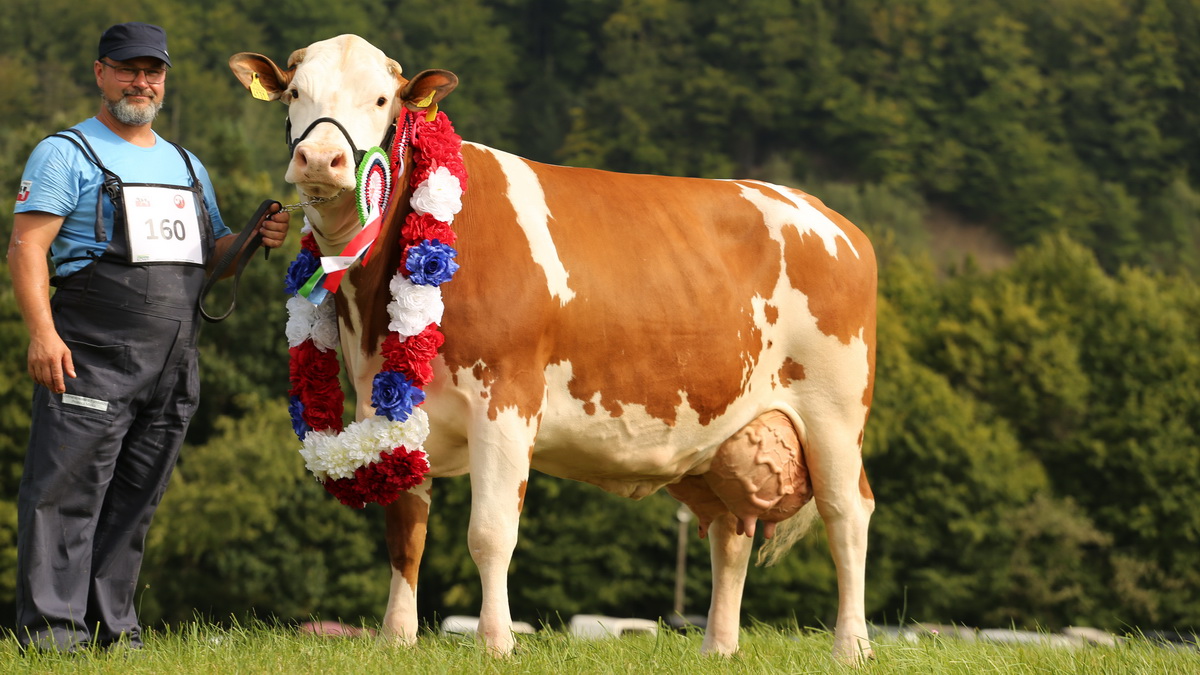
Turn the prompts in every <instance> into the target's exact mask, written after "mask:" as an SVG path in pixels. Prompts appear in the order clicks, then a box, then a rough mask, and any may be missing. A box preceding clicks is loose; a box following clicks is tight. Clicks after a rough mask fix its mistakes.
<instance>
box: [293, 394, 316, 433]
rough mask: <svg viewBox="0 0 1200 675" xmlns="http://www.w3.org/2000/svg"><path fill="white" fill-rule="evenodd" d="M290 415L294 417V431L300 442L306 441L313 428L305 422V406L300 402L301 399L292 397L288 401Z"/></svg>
mask: <svg viewBox="0 0 1200 675" xmlns="http://www.w3.org/2000/svg"><path fill="white" fill-rule="evenodd" d="M288 414H289V415H291V416H292V431H294V432H296V435H297V436H299V437H300V440H304V437H305V436H306V435H308V432H310V431H312V427H310V426H308V422H305V421H304V404H303V403H301V402H300V397H298V396H292V397H291V398H290V399H289V400H288Z"/></svg>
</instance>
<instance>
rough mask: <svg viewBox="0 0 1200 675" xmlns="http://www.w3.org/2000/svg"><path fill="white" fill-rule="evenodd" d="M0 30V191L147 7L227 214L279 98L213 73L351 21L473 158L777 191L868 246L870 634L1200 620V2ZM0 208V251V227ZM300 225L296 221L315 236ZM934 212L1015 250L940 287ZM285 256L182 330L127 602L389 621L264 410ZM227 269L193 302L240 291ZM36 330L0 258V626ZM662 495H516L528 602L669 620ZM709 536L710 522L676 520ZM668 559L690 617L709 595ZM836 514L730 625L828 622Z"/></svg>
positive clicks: (540, 609)
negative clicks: (231, 307) (187, 413)
mask: <svg viewBox="0 0 1200 675" xmlns="http://www.w3.org/2000/svg"><path fill="white" fill-rule="evenodd" d="M9 4H10V5H11V6H9V7H7V11H5V12H4V13H3V16H0V35H2V36H3V38H4V39H3V40H0V85H2V88H3V90H4V91H5V93H6V95H5V97H4V98H3V100H0V119H3V120H4V124H3V127H0V160H2V161H0V186H2V189H3V190H5V191H7V192H5V194H9V195H11V194H13V193H14V191H15V189H16V186H17V182H18V180H19V176H20V173H21V168H22V166H23V163H24V160H25V158H26V157H27V155H28V153H29V151H30V149H31V148H32V147H33V145H34V144H35V143H36V142H37V141H38V140H39V139H40V138H42V137H43V136H45V135H46V134H49V133H52V132H54V131H56V130H58V129H60V128H63V127H65V126H68V125H70V124H73V123H75V122H77V121H79V120H80V119H82V118H84V117H86V116H88V115H90V114H93V113H94V112H95V108H96V104H97V101H96V96H95V89H94V86H95V85H94V81H93V76H92V72H91V66H90V64H91V60H92V59H93V58H94V55H95V44H96V39H97V38H98V34H99V31H100V30H102V29H103V28H104V27H105V26H107V25H108V24H110V23H114V22H116V21H123V20H129V19H130V18H133V17H136V18H138V19H141V20H146V21H151V22H156V23H161V24H163V25H164V26H166V27H167V29H168V31H169V33H170V36H171V50H172V55H173V58H174V60H175V63H176V67H175V68H174V69H173V70H172V72H171V75H170V80H169V86H168V91H167V96H166V103H167V104H166V107H165V108H164V114H163V117H162V118H160V121H159V122H158V123H157V124H156V129H158V130H159V132H160V133H162V134H163V135H164V136H166V137H168V138H170V139H172V140H176V141H179V142H181V143H183V144H184V145H185V146H186V147H188V148H189V149H191V150H192V151H193V152H195V153H196V154H197V155H198V156H199V157H200V158H201V159H202V160H203V161H204V162H205V164H206V165H207V166H208V168H209V170H210V172H211V174H212V176H213V180H214V183H215V185H216V189H217V193H218V199H219V200H220V203H221V207H222V213H223V214H224V217H225V220H226V223H227V224H228V225H229V226H230V227H231V228H232V229H233V230H234V231H237V230H239V229H241V227H242V226H243V225H244V224H245V219H246V218H247V217H248V216H249V215H250V213H252V212H253V210H254V209H255V207H257V205H258V203H259V202H260V201H261V200H263V199H265V198H274V199H279V200H281V201H285V202H288V201H293V199H292V198H293V197H294V192H293V191H292V190H291V188H290V187H288V186H286V185H285V184H284V183H283V182H282V175H283V171H284V166H285V163H286V161H287V154H286V147H285V146H284V144H283V142H282V140H283V139H282V135H283V131H282V129H283V119H284V115H285V111H284V109H283V108H282V107H281V106H279V105H278V104H271V105H268V104H265V103H262V102H259V101H255V100H253V99H252V98H251V97H250V96H249V95H247V94H246V92H245V91H244V90H243V89H242V88H241V86H240V85H238V84H237V83H236V82H235V81H234V79H233V77H232V76H231V74H230V73H229V71H228V68H227V66H226V61H227V59H228V57H229V56H230V55H231V54H233V53H235V52H238V51H253V52H259V53H262V54H266V55H267V56H270V57H271V58H273V59H274V60H275V61H276V62H278V63H281V64H282V63H285V62H286V60H287V58H288V55H289V54H290V53H291V52H292V51H293V50H294V49H296V48H298V47H301V46H304V45H306V44H308V43H310V42H312V41H315V40H320V39H325V38H329V37H333V36H335V35H337V34H339V33H345V32H353V33H357V34H360V35H362V36H363V37H365V38H367V39H368V40H370V41H372V42H373V43H374V44H376V45H377V46H378V47H380V48H381V49H383V50H384V51H385V52H386V53H388V54H389V55H390V56H392V57H393V58H395V59H397V60H398V61H399V62H400V63H401V64H402V65H403V67H404V72H405V74H406V75H408V76H410V77H411V76H412V75H415V74H416V73H417V72H420V71H421V70H423V69H426V68H448V69H451V70H454V71H455V72H456V73H457V74H458V75H459V77H460V79H461V85H460V87H459V89H458V90H457V91H455V92H454V93H453V95H452V96H451V97H450V98H448V99H447V100H446V101H445V102H444V104H443V107H444V109H446V110H447V111H448V112H449V113H450V115H451V117H452V118H453V120H454V122H455V125H456V127H457V128H458V130H459V132H460V133H461V134H462V135H463V136H464V137H466V138H467V139H469V140H475V141H479V142H483V143H488V144H493V145H496V146H498V147H501V148H503V149H505V150H511V151H514V152H517V153H519V154H522V155H524V156H528V157H531V158H534V159H538V160H542V161H553V162H562V163H570V164H576V165H585V166H594V167H601V168H607V169H615V170H624V171H637V172H662V173H672V174H680V175H701V176H714V177H729V176H751V177H760V178H764V179H767V180H772V181H776V182H781V183H787V184H792V185H796V186H797V187H800V188H802V189H806V190H809V191H810V192H812V193H813V194H816V195H818V196H819V197H821V198H822V199H823V200H824V201H825V202H827V203H828V204H829V205H830V206H831V207H832V208H834V209H836V210H839V211H841V212H843V213H845V214H846V215H847V216H848V217H850V219H851V220H853V221H855V222H857V223H858V224H859V225H860V226H861V227H862V228H863V229H864V230H865V231H867V232H868V234H869V235H870V236H871V237H872V239H873V241H874V242H875V244H876V249H877V251H878V253H879V259H880V262H881V269H880V294H881V306H880V317H879V358H878V376H877V386H876V397H875V408H874V411H873V414H872V419H871V422H870V424H869V426H868V430H867V435H866V446H865V456H866V460H865V461H866V466H867V472H868V475H869V477H870V480H871V484H872V486H873V489H874V491H875V494H876V496H877V498H878V508H877V511H876V514H875V516H874V522H873V528H872V534H871V540H870V547H871V552H870V557H869V569H868V591H867V611H868V613H869V617H870V618H871V619H873V620H876V621H887V622H895V621H897V620H902V619H915V620H925V621H959V622H971V623H979V624H983V625H1009V624H1010V623H1016V624H1018V625H1022V626H1031V627H1032V626H1035V625H1040V626H1043V627H1059V626H1063V625H1067V624H1088V623H1090V624H1094V625H1099V626H1103V627H1107V628H1112V629H1122V628H1124V627H1127V626H1131V625H1137V626H1141V627H1145V628H1154V627H1166V626H1177V627H1186V626H1191V627H1195V626H1197V624H1200V603H1198V602H1197V598H1198V597H1200V573H1198V572H1197V571H1196V569H1197V566H1196V564H1195V561H1196V559H1197V556H1198V555H1200V544H1198V542H1200V516H1197V515H1196V514H1197V513H1200V511H1198V510H1197V509H1196V508H1195V502H1196V495H1198V494H1200V453H1197V452H1196V448H1197V447H1200V438H1197V435H1198V429H1200V356H1198V355H1197V350H1196V344H1197V343H1198V342H1200V318H1198V317H1200V286H1198V285H1197V283H1196V279H1197V277H1200V187H1198V185H1200V183H1198V181H1200V174H1197V167H1200V134H1197V133H1196V130H1197V129H1200V94H1198V93H1197V92H1198V91H1200V89H1198V88H1197V87H1196V86H1195V84H1196V83H1197V82H1200V3H1198V2H1197V0H1063V1H1061V2H1053V3H1047V2H1043V1H1042V0H1005V1H1000V0H979V1H977V2H955V1H954V0H914V1H913V2H891V1H888V0H837V1H836V2H835V1H833V0H744V1H741V2H736V3H730V2H728V0H695V1H685V0H600V1H597V0H564V1H562V2H550V1H549V0H443V1H441V2H435V1H432V0H412V1H409V2H397V1H395V0H348V1H347V2H343V3H332V4H331V3H328V2H318V1H317V0H281V1H280V2H275V3H270V4H261V3H260V4H254V3H250V5H251V6H249V7H246V6H245V3H235V2H230V1H229V0H216V1H214V2H205V3H185V2H178V1H177V0H164V1H161V2H157V3H147V2H140V1H135V2H133V3H132V4H130V3H125V4H123V5H121V6H120V7H117V6H108V5H99V4H95V3H91V4H88V3H84V4H82V5H81V4H79V3H76V2H68V1H67V0H40V1H38V2H34V1H32V0H14V2H11V3H9ZM10 213H11V212H10V210H9V209H7V208H5V209H0V238H3V239H4V240H5V241H7V240H8V238H9V235H10V232H11V222H12V221H11V215H10ZM299 220H300V219H299V217H297V219H296V223H297V225H298V224H299ZM934 220H949V221H963V222H966V223H969V224H971V225H975V226H977V227H979V228H984V229H986V231H987V232H989V233H990V234H991V235H992V236H994V237H996V238H997V239H998V240H999V241H1000V242H1001V244H1002V248H1004V251H1002V252H1000V253H999V254H997V256H998V257H1000V256H1003V255H1005V254H1007V252H1008V251H1010V250H1016V251H1017V254H1016V257H1015V260H1013V261H1012V262H1011V264H1009V265H1007V266H1001V267H999V269H997V267H998V266H997V265H996V264H995V263H994V261H989V263H988V264H986V265H985V264H983V261H976V260H973V259H970V258H968V259H966V260H964V261H963V262H962V263H961V264H958V265H954V266H952V267H951V268H950V269H939V268H938V267H936V266H935V264H934V263H930V262H928V261H927V260H928V257H927V255H928V254H927V252H928V251H930V250H931V249H932V250H945V248H946V247H947V244H946V243H945V242H942V241H939V240H938V236H939V235H938V231H937V230H935V229H931V228H930V227H929V223H930V222H931V221H934ZM297 246H298V237H293V238H292V239H291V240H290V241H289V243H288V245H287V247H285V249H284V250H281V251H279V252H277V253H275V254H273V255H272V256H271V257H270V259H269V260H266V261H264V260H262V258H261V257H260V258H259V259H257V260H255V261H254V262H253V263H252V264H251V265H250V266H249V267H248V268H247V271H246V273H245V276H244V278H243V280H242V284H241V288H240V292H239V296H238V309H237V311H236V312H234V314H233V316H232V317H231V318H230V319H229V320H228V321H226V322H224V323H223V324H220V325H215V326H207V327H205V329H204V331H203V334H202V338H201V339H202V368H203V380H204V386H203V396H202V401H203V402H202V405H201V409H200V412H199V413H198V415H197V417H196V419H195V420H194V421H193V424H192V427H191V429H190V432H189V443H188V446H187V447H186V448H185V451H184V454H183V459H182V460H181V462H180V465H179V468H178V470H177V474H176V476H175V478H174V483H173V485H172V487H171V489H170V491H169V492H168V493H167V497H166V500H165V502H164V505H163V507H162V510H161V511H160V513H159V515H158V517H157V519H156V521H155V525H154V527H153V528H152V529H151V533H150V541H149V555H148V557H147V560H146V566H145V569H144V573H143V577H142V583H143V588H142V589H141V590H140V591H139V603H140V604H141V606H142V611H143V615H144V617H145V618H146V619H147V620H149V621H157V620H165V621H170V622H177V621H181V620H184V619H188V618H190V617H191V616H192V613H193V612H194V611H200V612H203V613H205V614H209V615H211V616H213V617H214V618H216V619H219V620H220V619H224V618H226V617H228V616H230V615H243V614H246V613H249V612H256V613H257V614H258V615H259V616H262V617H266V616H268V615H271V616H275V617H278V618H280V619H282V620H285V621H293V620H304V619H307V618H308V617H309V616H310V615H313V614H320V615H321V616H322V617H324V618H339V617H340V618H343V619H346V620H350V621H356V620H357V619H359V618H360V617H362V618H365V620H367V621H369V622H370V621H375V620H377V619H378V617H379V616H380V615H381V614H382V611H383V603H384V601H385V597H386V590H387V585H388V574H389V572H388V566H387V560H386V551H385V549H384V546H383V538H382V533H383V524H382V520H383V518H382V513H381V511H380V510H379V509H378V508H368V509H367V510H365V511H361V512H359V511H352V510H349V509H346V508H345V507H342V506H341V505H339V504H337V503H336V502H335V501H333V500H331V499H330V498H328V497H327V496H326V495H325V494H324V492H323V491H322V490H321V489H320V487H319V486H318V485H316V484H315V483H314V482H313V481H312V480H311V478H310V477H308V476H307V475H306V474H305V472H304V469H303V463H302V461H301V459H300V458H299V456H298V453H297V452H296V448H297V447H298V442H297V441H296V440H295V437H294V434H293V433H292V431H291V429H290V427H289V424H288V417H287V413H286V405H285V403H284V401H283V397H284V395H285V393H286V388H287V362H286V343H285V340H284V338H283V325H284V320H285V312H284V299H285V298H284V297H283V294H282V289H281V286H282V276H283V273H284V270H285V269H286V266H287V263H288V261H289V260H290V258H291V256H292V255H293V254H294V253H295V250H296V247H297ZM230 291H231V283H230V282H225V283H224V284H223V285H222V286H221V287H220V288H219V289H218V291H217V294H216V295H214V297H213V298H212V300H211V302H210V304H209V308H210V310H216V311H223V309H224V307H225V306H227V304H228V302H229V299H230V295H229V293H230ZM25 341H26V336H25V333H24V330H23V327H22V324H21V321H20V317H19V314H18V312H17V309H16V304H15V299H14V297H13V293H12V289H11V284H10V282H9V279H8V268H7V266H5V265H0V354H3V355H4V357H3V358H2V359H0V623H2V624H7V625H11V620H12V617H11V606H12V602H11V598H12V594H13V588H14V581H15V577H14V570H13V565H14V558H15V548H14V535H15V520H16V516H15V500H16V491H17V485H18V481H19V477H20V470H21V463H22V461H23V456H24V445H25V439H26V434H27V430H28V420H29V411H28V406H29V398H30V385H29V379H28V377H27V375H26V374H25V345H26V342H25ZM675 509H676V505H675V503H674V502H673V501H672V500H671V499H670V498H668V497H667V496H665V495H663V494H656V495H653V496H651V497H649V498H647V499H645V500H642V501H641V502H631V501H628V500H623V499H620V498H617V497H613V496H611V495H606V494H604V493H602V492H600V491H599V490H597V489H595V488H592V487H590V486H587V485H583V484H577V483H569V482H564V481H559V480H555V479H552V478H548V477H546V476H543V475H539V474H535V475H533V476H532V477H531V480H530V484H529V489H528V493H527V499H526V507H525V513H524V515H523V521H522V531H521V538H520V540H519V542H518V546H517V551H516V554H515V556H514V560H513V564H512V567H511V583H510V594H511V599H512V605H513V613H514V616H515V617H516V618H519V619H525V620H529V621H534V622H538V621H545V622H547V623H551V624H555V623H557V622H558V620H559V618H560V617H561V618H562V619H563V620H566V619H568V618H569V616H570V615H571V614H573V613H576V612H604V613H610V614H618V615H641V616H658V615H665V614H666V613H668V612H670V610H671V606H672V599H673V583H674V570H675V554H676V544H675V542H676V526H677V522H676V520H675ZM469 512H470V496H469V486H468V478H466V477H463V478H456V479H447V480H439V481H437V482H436V484H435V488H434V509H433V513H432V516H431V521H430V535H429V546H428V548H427V552H426V560H425V564H424V566H423V569H422V576H421V585H420V587H419V593H420V603H421V611H422V618H423V619H426V620H429V621H433V620H435V619H437V618H438V617H442V616H445V615H447V614H451V613H465V614H473V613H475V612H476V611H477V609H478V602H479V581H478V576H477V573H476V571H475V568H474V565H473V563H472V561H471V558H470V555H469V552H468V550H467V546H466V536H467V535H466V531H467V530H466V528H467V520H468V518H469ZM693 528H694V524H693ZM707 551H708V547H707V543H705V542H701V541H699V540H698V539H697V538H696V537H695V534H694V529H693V532H692V534H691V536H690V537H689V541H688V548H687V569H688V578H687V594H686V595H687V606H686V608H685V611H686V612H687V613H689V614H703V613H704V612H705V610H706V608H707V605H708V579H709V572H708V553H707ZM836 604H837V597H836V583H835V577H834V572H833V568H832V564H831V562H830V560H829V555H828V552H827V550H826V548H825V543H824V538H823V534H822V531H821V529H820V528H817V530H816V532H815V533H814V534H813V535H812V536H810V537H809V538H808V539H806V540H804V541H803V542H801V544H799V545H798V546H797V548H796V549H795V550H794V551H793V552H792V553H791V555H790V556H789V557H787V558H785V559H784V560H783V561H782V562H781V563H780V564H779V565H778V566H776V567H773V568H767V569H754V570H751V571H750V574H749V575H748V579H747V586H746V595H745V614H746V615H748V616H753V617H755V618H758V619H762V620H766V621H772V622H776V621H777V622H789V621H793V620H794V621H796V622H797V623H799V624H801V625H819V624H826V625H829V624H831V623H832V621H833V620H834V614H835V611H836Z"/></svg>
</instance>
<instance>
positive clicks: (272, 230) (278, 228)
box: [258, 204, 292, 248]
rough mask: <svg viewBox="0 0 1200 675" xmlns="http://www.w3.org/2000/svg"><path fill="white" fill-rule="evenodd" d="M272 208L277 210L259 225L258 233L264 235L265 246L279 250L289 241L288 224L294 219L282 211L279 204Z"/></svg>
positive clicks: (263, 243) (263, 242)
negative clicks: (286, 240) (285, 241)
mask: <svg viewBox="0 0 1200 675" xmlns="http://www.w3.org/2000/svg"><path fill="white" fill-rule="evenodd" d="M272 208H273V209H275V210H274V211H272V212H270V214H269V215H268V216H267V217H266V218H263V219H262V222H261V223H259V224H258V232H259V233H260V234H261V235H262V245H263V246H266V247H267V248H279V247H280V246H282V245H283V242H284V240H285V239H287V232H288V223H289V221H291V219H292V214H290V213H288V212H287V211H284V210H282V208H281V207H280V206H279V205H278V204H275V205H274V206H272Z"/></svg>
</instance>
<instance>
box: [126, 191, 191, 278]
mask: <svg viewBox="0 0 1200 675" xmlns="http://www.w3.org/2000/svg"><path fill="white" fill-rule="evenodd" d="M123 192H124V200H123V201H124V202H125V234H126V236H127V237H128V239H129V262H131V263H134V264H144V263H185V264H186V263H191V264H195V265H203V264H204V245H203V239H202V237H201V236H200V219H199V218H198V217H197V216H196V196H195V194H193V193H192V192H191V191H189V190H187V189H183V188H174V187H163V186H154V185H126V186H124V188H123Z"/></svg>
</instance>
